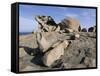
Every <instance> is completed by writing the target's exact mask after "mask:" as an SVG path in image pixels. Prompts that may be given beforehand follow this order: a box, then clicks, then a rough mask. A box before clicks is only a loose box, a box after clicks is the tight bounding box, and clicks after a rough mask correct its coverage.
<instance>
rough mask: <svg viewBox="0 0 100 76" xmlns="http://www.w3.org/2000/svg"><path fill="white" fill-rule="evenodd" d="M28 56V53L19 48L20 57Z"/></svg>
mask: <svg viewBox="0 0 100 76" xmlns="http://www.w3.org/2000/svg"><path fill="white" fill-rule="evenodd" d="M25 55H27V53H26V51H25V50H24V48H19V57H23V56H25Z"/></svg>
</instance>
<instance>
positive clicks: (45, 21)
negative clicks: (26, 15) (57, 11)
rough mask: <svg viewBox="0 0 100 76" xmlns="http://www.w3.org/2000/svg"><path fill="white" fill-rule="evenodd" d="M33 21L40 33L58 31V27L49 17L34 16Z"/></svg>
mask: <svg viewBox="0 0 100 76" xmlns="http://www.w3.org/2000/svg"><path fill="white" fill-rule="evenodd" d="M35 20H36V21H37V22H38V24H39V28H40V31H41V32H50V31H59V30H60V27H59V26H58V25H57V24H56V23H55V21H54V20H53V18H52V17H51V16H36V17H35Z"/></svg>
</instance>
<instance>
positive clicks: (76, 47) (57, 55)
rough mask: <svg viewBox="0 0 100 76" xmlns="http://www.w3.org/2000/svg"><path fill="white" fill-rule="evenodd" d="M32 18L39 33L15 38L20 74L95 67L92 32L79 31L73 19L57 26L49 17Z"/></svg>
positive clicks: (94, 40)
mask: <svg viewBox="0 0 100 76" xmlns="http://www.w3.org/2000/svg"><path fill="white" fill-rule="evenodd" d="M35 19H36V21H37V22H38V24H39V26H40V28H39V29H40V31H39V32H34V33H32V34H30V35H25V36H20V37H19V46H20V48H19V70H20V71H36V70H54V69H71V68H89V67H96V32H85V33H84V32H80V31H79V29H80V23H79V21H77V20H76V19H73V18H69V19H65V20H63V21H62V22H61V24H56V23H55V21H54V20H53V18H52V17H50V16H36V18H35ZM53 28H55V29H53ZM92 31H93V30H92Z"/></svg>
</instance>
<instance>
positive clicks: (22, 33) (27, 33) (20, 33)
mask: <svg viewBox="0 0 100 76" xmlns="http://www.w3.org/2000/svg"><path fill="white" fill-rule="evenodd" d="M29 34H32V32H19V35H29Z"/></svg>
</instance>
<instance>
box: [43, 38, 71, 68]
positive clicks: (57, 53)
mask: <svg viewBox="0 0 100 76" xmlns="http://www.w3.org/2000/svg"><path fill="white" fill-rule="evenodd" d="M68 44H69V43H68V41H66V40H65V41H63V42H62V43H60V44H59V45H58V46H56V47H55V48H54V49H52V50H49V51H48V52H47V53H46V54H45V55H44V56H43V63H44V64H45V65H46V66H51V65H52V64H53V63H54V62H55V61H56V60H58V59H60V57H61V56H62V55H64V49H65V48H66V47H67V46H68Z"/></svg>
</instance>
